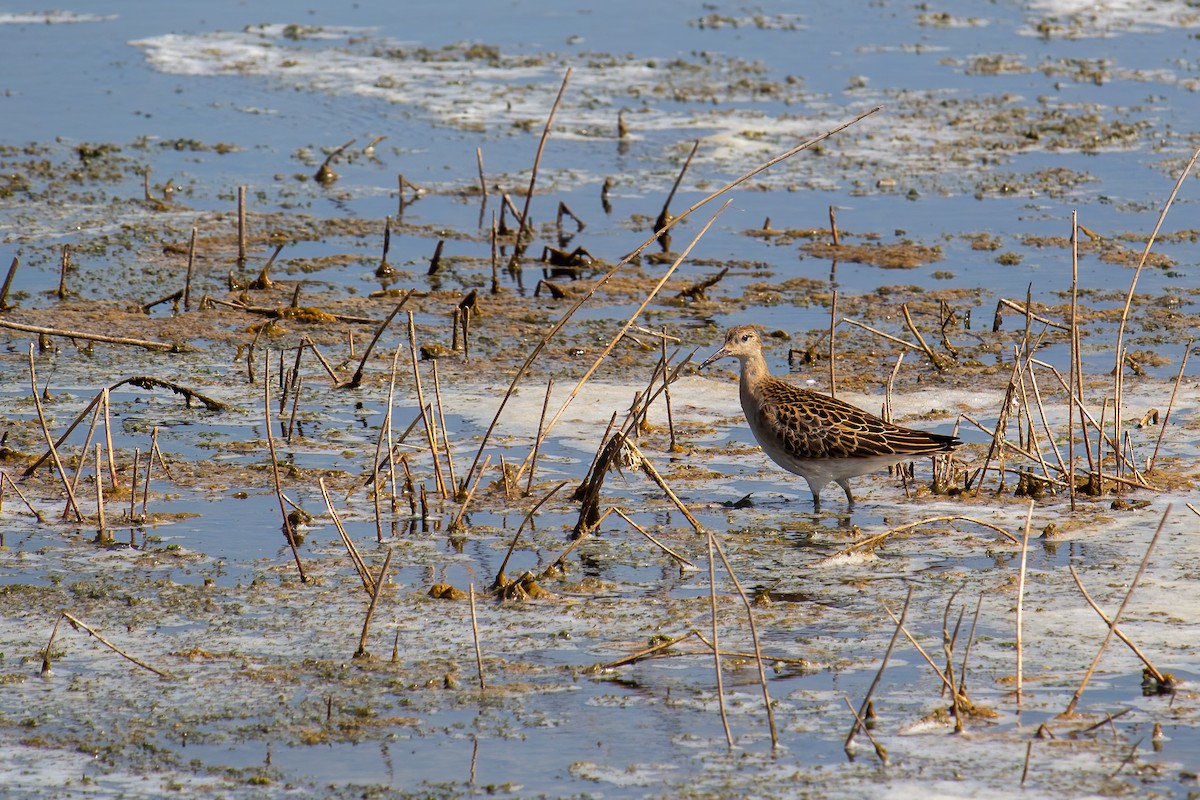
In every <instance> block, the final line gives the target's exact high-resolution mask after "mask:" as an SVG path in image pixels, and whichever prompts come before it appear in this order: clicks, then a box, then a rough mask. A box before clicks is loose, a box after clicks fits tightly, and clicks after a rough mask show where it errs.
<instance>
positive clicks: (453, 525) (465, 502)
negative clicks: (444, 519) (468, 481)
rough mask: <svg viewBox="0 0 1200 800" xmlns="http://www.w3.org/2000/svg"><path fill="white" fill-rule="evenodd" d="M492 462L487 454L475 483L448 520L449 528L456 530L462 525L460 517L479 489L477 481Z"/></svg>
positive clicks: (480, 479) (464, 513)
mask: <svg viewBox="0 0 1200 800" xmlns="http://www.w3.org/2000/svg"><path fill="white" fill-rule="evenodd" d="M491 464H492V457H491V456H488V457H487V458H485V459H484V460H483V469H481V470H479V477H477V478H476V479H475V484H474V485H473V486H472V487H471V490H470V491H469V492H467V496H466V497H464V498H463V501H462V505H461V506H460V507H459V509H458V513H457V514H455V515H454V519H453V520H451V521H450V530H452V531H456V530H459V529H460V528H461V527H462V518H463V516H465V515H466V513H467V507H468V506H470V505H471V500H472V499H473V498H474V497H475V492H476V491H477V490H478V489H479V483H480V482H481V481H482V480H483V476H484V475H486V474H487V468H488V467H489V466H491Z"/></svg>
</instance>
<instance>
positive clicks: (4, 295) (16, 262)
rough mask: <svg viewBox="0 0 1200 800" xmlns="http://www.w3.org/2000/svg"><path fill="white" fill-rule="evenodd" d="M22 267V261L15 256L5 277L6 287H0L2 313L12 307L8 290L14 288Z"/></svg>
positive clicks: (0, 309)
mask: <svg viewBox="0 0 1200 800" xmlns="http://www.w3.org/2000/svg"><path fill="white" fill-rule="evenodd" d="M19 266H21V259H20V257H18V256H13V260H12V262H11V263H9V265H8V273H7V274H6V275H5V276H4V285H3V286H0V311H7V310H8V309H9V308H11V306H10V305H9V304H8V290H9V289H11V288H12V282H13V278H15V277H16V276H17V267H19Z"/></svg>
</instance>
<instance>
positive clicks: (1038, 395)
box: [1028, 361, 1067, 475]
mask: <svg viewBox="0 0 1200 800" xmlns="http://www.w3.org/2000/svg"><path fill="white" fill-rule="evenodd" d="M1030 363H1032V361H1031V362H1030ZM1028 374H1029V384H1030V386H1032V387H1033V399H1034V400H1035V401H1036V402H1037V407H1038V414H1039V415H1040V417H1041V419H1042V430H1044V431H1045V432H1046V441H1047V442H1049V444H1050V447H1051V449H1052V450H1053V451H1054V458H1055V460H1056V461H1057V462H1058V471H1059V474H1061V475H1066V474H1067V465H1066V464H1065V463H1064V462H1063V459H1062V453H1060V452H1059V451H1058V443H1057V442H1055V441H1054V434H1053V433H1052V432H1051V431H1050V422H1049V420H1047V419H1046V407H1045V406H1044V405H1043V404H1042V392H1041V389H1039V388H1038V382H1037V373H1036V372H1034V371H1033V370H1032V369H1030V370H1028ZM1043 471H1044V470H1043Z"/></svg>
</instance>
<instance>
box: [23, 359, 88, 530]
mask: <svg viewBox="0 0 1200 800" xmlns="http://www.w3.org/2000/svg"><path fill="white" fill-rule="evenodd" d="M29 383H30V385H31V386H32V387H33V403H34V406H36V408H37V416H38V425H39V426H40V427H41V429H42V435H43V436H44V437H45V438H46V444H47V445H48V446H49V448H50V450H49V453H50V457H51V458H52V459H53V460H54V468H55V469H56V470H58V477H59V479H60V480H61V481H62V484H63V488H64V489H66V491H67V501H68V502H69V503H70V507H71V508H73V509H75V520H76V522H83V512H82V511H80V509H79V503H78V502H76V500H75V492H74V491H73V490H72V489H71V484H70V483H69V482H68V481H67V473H66V471H65V470H64V469H63V463H62V459H61V458H59V456H58V448H57V447H56V446H55V444H54V438H53V437H52V436H51V435H50V429H49V428H47V427H46V412H45V410H44V409H43V408H42V397H41V394H39V393H38V386H37V371H36V369H35V368H34V363H33V343H32V342H31V343H30V345H29ZM44 460H45V458H44V457H43V458H42V459H39V460H38V461H37V462H36V463H34V465H33V466H31V467H29V468H28V469H26V470H25V475H26V477H28V476H29V475H32V474H33V471H34V470H35V469H37V466H38V464H41V462H42V461H44ZM80 461H81V462H82V458H81V459H80ZM81 468H82V467H81Z"/></svg>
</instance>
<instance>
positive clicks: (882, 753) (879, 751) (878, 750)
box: [830, 206, 888, 764]
mask: <svg viewBox="0 0 1200 800" xmlns="http://www.w3.org/2000/svg"><path fill="white" fill-rule="evenodd" d="M832 208H833V206H830V209H832ZM842 702H844V703H845V704H846V708H848V709H850V714H851V715H852V716H853V717H854V724H855V726H856V727H857V728H858V729H859V730H861V731H862V732H863V733H865V734H866V735H867V741H869V742H870V743H871V746H872V747H874V748H875V755H876V756H878V757H879V761H880V763H882V764H887V761H888V752H887V748H886V747H884V746H883V745H881V744H880V743H879V742H877V741H875V737H874V736H873V735H871V729H870V727H868V726H867V723H865V722H863V718H862V717H861V716H859V713H858V711H856V710H855V709H854V704H853V703H851V702H850V698H849V697H848V696H846V695H842Z"/></svg>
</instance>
